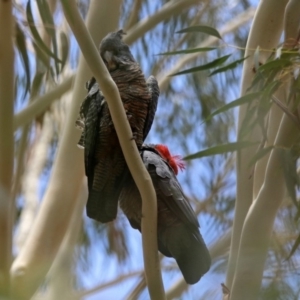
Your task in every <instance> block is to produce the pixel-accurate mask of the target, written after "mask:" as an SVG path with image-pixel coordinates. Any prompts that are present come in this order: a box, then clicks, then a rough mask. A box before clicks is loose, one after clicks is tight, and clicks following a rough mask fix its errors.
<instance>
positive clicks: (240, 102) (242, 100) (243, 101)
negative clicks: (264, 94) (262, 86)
mask: <svg viewBox="0 0 300 300" xmlns="http://www.w3.org/2000/svg"><path fill="white" fill-rule="evenodd" d="M260 95H261V92H255V93H251V94H246V95H244V96H242V97H240V98H238V99H236V100H234V101H232V102H230V103H228V104H225V105H224V106H222V107H220V108H219V109H217V110H215V111H214V112H213V113H212V114H210V115H209V116H208V117H207V118H206V120H205V122H207V121H209V120H211V119H212V118H213V117H214V116H216V115H218V114H220V113H223V112H226V111H228V110H229V109H231V108H234V107H237V106H240V105H243V104H246V103H250V102H251V101H252V100H254V99H257V98H258V97H259V96H260Z"/></svg>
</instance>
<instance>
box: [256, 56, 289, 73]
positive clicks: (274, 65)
mask: <svg viewBox="0 0 300 300" xmlns="http://www.w3.org/2000/svg"><path fill="white" fill-rule="evenodd" d="M291 65H292V62H291V61H290V60H288V59H283V58H279V59H275V60H271V61H269V62H266V63H265V64H263V65H261V66H260V67H259V68H258V70H259V71H271V70H274V69H279V70H282V69H283V68H285V67H288V66H291Z"/></svg>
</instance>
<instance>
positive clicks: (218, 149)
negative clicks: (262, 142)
mask: <svg viewBox="0 0 300 300" xmlns="http://www.w3.org/2000/svg"><path fill="white" fill-rule="evenodd" d="M257 144H258V142H247V141H241V142H234V143H228V144H222V145H217V146H214V147H211V148H208V149H204V150H202V151H199V152H197V153H194V154H191V155H188V156H186V157H184V158H183V159H184V160H191V159H196V158H201V157H205V156H212V155H216V154H226V153H229V152H234V151H238V150H241V149H243V148H247V147H250V146H254V145H257Z"/></svg>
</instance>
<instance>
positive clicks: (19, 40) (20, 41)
mask: <svg viewBox="0 0 300 300" xmlns="http://www.w3.org/2000/svg"><path fill="white" fill-rule="evenodd" d="M16 44H17V48H18V50H19V52H20V55H21V58H22V62H23V65H24V69H25V75H26V85H25V91H24V96H23V98H25V97H26V95H27V93H28V92H29V90H30V66H29V58H28V53H27V48H26V41H25V36H24V34H23V31H22V30H21V28H20V26H19V24H18V23H17V22H16Z"/></svg>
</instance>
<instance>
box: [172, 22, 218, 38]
mask: <svg viewBox="0 0 300 300" xmlns="http://www.w3.org/2000/svg"><path fill="white" fill-rule="evenodd" d="M186 32H201V33H205V34H208V35H211V36H214V37H216V38H218V39H222V37H221V35H220V33H219V32H218V30H216V29H215V28H213V27H210V26H206V25H197V26H191V27H187V28H184V29H181V30H179V31H177V33H186Z"/></svg>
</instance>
